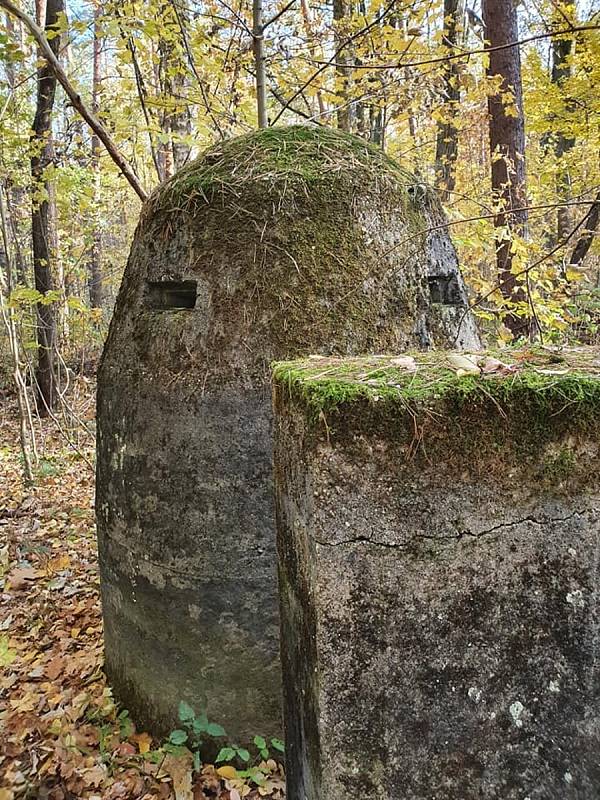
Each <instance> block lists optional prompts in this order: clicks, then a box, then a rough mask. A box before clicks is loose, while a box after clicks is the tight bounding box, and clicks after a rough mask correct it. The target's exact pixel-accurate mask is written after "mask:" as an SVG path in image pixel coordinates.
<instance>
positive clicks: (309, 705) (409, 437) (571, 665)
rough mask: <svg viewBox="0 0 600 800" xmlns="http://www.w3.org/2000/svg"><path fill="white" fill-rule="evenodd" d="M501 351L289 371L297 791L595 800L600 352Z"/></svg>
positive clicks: (290, 770)
mask: <svg viewBox="0 0 600 800" xmlns="http://www.w3.org/2000/svg"><path fill="white" fill-rule="evenodd" d="M495 355H496V358H487V357H485V356H484V355H483V354H479V356H477V355H474V356H472V359H471V360H472V363H473V364H475V363H478V364H479V365H480V366H481V367H482V371H481V374H480V375H473V374H470V375H468V376H467V377H459V376H458V375H457V374H456V372H457V368H456V366H453V365H452V363H450V362H449V361H448V359H447V358H446V355H445V354H444V353H439V352H436V353H421V354H415V362H416V363H415V364H414V369H412V368H410V359H406V358H405V359H404V360H403V362H401V363H402V365H400V363H399V359H395V360H394V359H390V358H389V357H364V358H358V359H328V358H325V359H321V360H319V361H315V360H310V361H302V360H301V361H299V362H292V363H287V364H281V365H278V366H277V367H276V369H275V385H274V398H275V408H276V415H275V464H274V474H275V486H276V497H277V528H278V551H279V570H280V586H281V589H280V596H281V604H282V606H281V618H282V661H283V675H284V698H285V699H284V705H285V718H286V754H287V769H286V776H287V797H288V798H289V800H322V798H327V800H346V798H348V797H361V798H375V797H376V798H378V800H397V798H411V800H433V799H434V798H439V800H442V798H461V800H481V798H489V799H490V800H491V798H502V799H503V800H519V799H521V800H522V798H525V797H528V798H531V800H551V799H554V798H555V799H556V800H559V798H560V800H563V798H564V800H594V798H596V797H598V787H599V786H600V764H599V760H598V750H599V746H600V706H599V699H600V680H599V676H598V632H599V630H600V628H599V626H600V608H599V606H598V593H599V590H600V584H599V574H598V559H599V552H600V415H599V411H600V359H599V350H598V348H593V349H592V348H590V349H585V348H575V349H571V350H568V349H565V350H562V351H560V352H558V353H555V352H552V351H549V350H545V349H541V350H540V351H539V352H537V353H536V352H535V351H532V350H529V349H528V350H526V351H524V352H523V351H522V352H518V351H514V350H512V351H508V352H507V354H506V355H501V356H500V357H499V358H498V357H497V356H498V354H495ZM505 360H507V361H508V362H509V364H510V367H507V366H504V364H503V363H502V362H504V361H505ZM404 363H408V364H409V366H408V367H406V366H404V365H403V364H404Z"/></svg>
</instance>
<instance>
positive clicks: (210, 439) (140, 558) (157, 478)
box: [97, 126, 478, 742]
mask: <svg viewBox="0 0 600 800" xmlns="http://www.w3.org/2000/svg"><path fill="white" fill-rule="evenodd" d="M415 187H418V189H419V191H415ZM442 220H443V215H442V212H441V208H440V204H439V202H438V200H437V199H436V197H435V195H434V194H433V193H432V191H431V190H430V189H427V188H424V187H423V186H422V184H420V183H419V182H418V181H417V180H416V179H415V177H414V176H412V175H411V174H410V173H409V172H407V171H405V170H404V169H402V168H401V167H400V166H398V165H397V164H396V163H394V162H393V161H391V160H390V159H389V158H387V157H386V156H385V155H383V154H382V153H381V152H380V151H379V150H378V149H376V148H374V147H372V146H371V145H369V144H367V143H365V142H364V141H362V140H361V139H358V138H356V137H353V136H350V135H346V134H344V133H340V132H336V131H333V130H327V129H323V128H314V127H303V126H298V127H291V128H282V129H267V130H263V131H259V132H256V133H252V134H250V135H247V136H243V137H240V138H237V139H232V140H230V141H227V142H224V143H221V144H218V145H216V146H214V147H212V148H210V149H209V150H207V151H206V152H205V153H204V155H203V156H202V157H201V158H199V159H198V160H197V161H196V162H194V163H193V164H191V165H190V166H189V167H187V168H186V169H184V170H183V171H181V172H180V173H178V174H177V175H176V176H175V177H174V178H173V179H172V180H170V181H168V182H167V183H166V184H165V185H164V186H162V187H161V188H159V189H158V191H157V192H156V193H155V194H154V195H153V196H152V197H151V198H150V200H149V201H148V203H147V204H146V205H145V207H144V209H143V212H142V215H141V219H140V223H139V226H138V229H137V232H136V235H135V239H134V242H133V245H132V250H131V255H130V258H129V262H128V264H127V268H126V271H125V275H124V279H123V283H122V286H121V290H120V292H119V297H118V300H117V304H116V308H115V313H114V318H113V320H112V323H111V327H110V332H109V336H108V339H107V342H106V346H105V350H104V355H103V358H102V362H101V366H100V371H99V380H98V479H97V509H98V540H99V557H100V570H101V582H102V601H103V610H104V623H105V642H106V669H107V673H108V675H109V679H110V681H111V683H112V685H113V687H114V689H115V691H116V695H117V696H118V698H119V699H120V700H121V701H122V702H123V703H124V704H125V706H126V707H127V708H129V710H130V711H131V713H132V715H133V716H134V718H136V719H137V720H139V722H140V723H141V724H143V725H145V726H148V727H149V728H150V729H152V730H154V731H161V730H169V729H171V728H173V727H174V726H176V725H177V707H178V703H179V701H180V700H186V701H187V702H188V703H189V704H191V705H192V707H194V708H195V709H196V710H197V711H199V710H200V709H204V710H206V712H207V713H208V715H209V717H210V718H211V719H214V720H215V721H217V722H219V723H221V724H222V725H223V726H224V727H225V728H226V730H227V731H228V733H229V734H230V736H231V737H233V738H234V739H235V740H236V741H239V742H242V741H244V740H246V739H247V738H248V737H249V736H251V735H253V734H256V733H257V732H260V733H262V734H265V735H269V734H273V735H278V734H280V733H281V711H280V705H281V701H280V665H279V627H278V599H277V588H276V553H275V523H274V507H273V498H272V410H271V400H270V375H269V364H270V362H271V361H272V360H275V359H283V358H293V357H296V356H299V355H307V354H311V353H314V354H318V353H324V354H329V353H333V354H340V355H350V354H360V353H370V352H376V351H380V352H399V351H402V350H405V349H407V348H417V349H426V348H429V347H434V346H445V347H452V346H456V347H464V346H466V347H473V346H476V345H477V342H478V337H477V332H476V329H475V326H474V322H473V319H472V317H471V316H470V314H469V313H468V308H467V303H466V294H465V289H464V285H463V282H462V279H461V277H460V273H459V270H458V263H457V258H456V254H455V251H454V248H453V246H452V243H451V241H450V239H449V237H448V235H447V232H446V231H445V230H444V229H440V228H439V225H440V222H442ZM436 226H438V227H437V228H436ZM430 228H436V230H433V231H430V232H428V233H424V231H427V229H430ZM436 279H438V282H440V283H444V282H445V281H446V282H450V283H452V287H453V288H452V291H451V292H446V294H444V291H442V289H441V288H439V287H438V288H437V289H436V290H435V292H434V291H432V288H431V281H434V282H435V280H436ZM444 285H445V283H444ZM448 298H450V299H451V302H447V300H448Z"/></svg>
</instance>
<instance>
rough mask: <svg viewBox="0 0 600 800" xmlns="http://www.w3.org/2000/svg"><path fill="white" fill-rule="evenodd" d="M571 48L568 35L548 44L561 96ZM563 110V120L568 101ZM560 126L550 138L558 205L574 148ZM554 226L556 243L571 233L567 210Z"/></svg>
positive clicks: (564, 196) (566, 189)
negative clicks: (555, 160)
mask: <svg viewBox="0 0 600 800" xmlns="http://www.w3.org/2000/svg"><path fill="white" fill-rule="evenodd" d="M559 3H560V0H559ZM573 44H574V40H573V36H572V35H570V34H569V35H567V36H566V37H564V36H563V37H559V38H554V39H553V40H552V83H554V84H555V85H556V86H557V87H558V88H559V90H560V91H561V93H562V91H563V90H564V84H565V83H566V82H567V81H568V80H569V78H570V77H571V63H570V58H571V53H572V52H573ZM563 109H564V112H565V116H568V115H569V114H570V113H571V112H572V111H573V103H572V101H571V102H569V100H568V98H567V99H565V101H564V105H563ZM564 122H565V120H564V119H558V120H557V126H556V127H557V130H556V131H555V132H554V136H553V139H554V141H553V145H554V155H555V156H556V158H557V160H558V162H559V167H558V175H557V179H556V183H557V186H556V190H557V192H556V193H557V197H558V200H559V201H567V200H568V199H569V197H570V195H571V176H570V174H569V169H568V167H567V166H566V164H565V163H564V161H563V158H564V156H565V155H566V154H567V153H568V152H569V150H572V149H573V147H574V146H575V139H574V138H573V137H571V136H566V135H565V133H564V130H563V126H564ZM551 124H552V123H551ZM561 162H562V163H561ZM556 223H557V224H556V233H557V239H558V241H562V240H564V239H565V238H566V237H567V236H568V235H569V232H570V230H571V224H572V220H571V210H570V208H569V207H568V206H562V207H560V208H559V209H558V211H557V220H556Z"/></svg>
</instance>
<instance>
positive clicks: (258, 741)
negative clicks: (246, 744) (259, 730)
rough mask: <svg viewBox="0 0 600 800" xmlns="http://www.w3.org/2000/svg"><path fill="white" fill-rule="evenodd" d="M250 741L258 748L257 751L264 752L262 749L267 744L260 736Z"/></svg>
mask: <svg viewBox="0 0 600 800" xmlns="http://www.w3.org/2000/svg"><path fill="white" fill-rule="evenodd" d="M252 741H253V742H254V744H255V745H256V746H257V747H258V749H259V750H264V748H265V747H266V746H267V743H266V741H265V740H264V739H263V737H262V736H255V737H254V739H253V740H252Z"/></svg>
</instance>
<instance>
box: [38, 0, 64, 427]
mask: <svg viewBox="0 0 600 800" xmlns="http://www.w3.org/2000/svg"><path fill="white" fill-rule="evenodd" d="M43 3H44V0H36V11H37V14H38V15H39V17H40V22H41V21H42V20H41V17H42V13H43V12H44V8H43ZM45 6H46V8H45V25H44V27H45V32H46V38H47V39H48V42H49V46H50V48H51V49H52V52H53V53H54V55H55V56H56V57H57V56H58V52H59V45H60V36H59V35H58V31H57V24H58V21H59V14H61V13H63V12H64V0H47V2H46V3H45ZM40 55H41V54H40ZM37 77H38V82H37V99H36V109H35V117H34V120H33V125H32V132H31V140H30V142H31V179H32V184H33V192H32V212H31V240H32V250H33V272H34V282H35V288H36V289H37V290H38V292H40V293H41V294H42V295H44V300H43V301H42V302H40V303H38V304H37V325H36V333H37V343H38V363H37V369H36V381H37V396H38V410H39V412H40V414H42V415H43V416H44V415H47V414H48V413H49V412H50V411H51V410H52V409H53V408H54V405H55V402H56V380H57V378H56V366H55V348H56V317H55V309H54V306H53V304H52V303H49V302H48V301H47V299H46V298H47V294H48V292H50V291H51V290H52V288H53V283H52V241H51V240H52V237H51V231H50V219H49V217H50V214H49V194H50V187H49V184H48V180H47V176H46V170H47V168H48V167H49V166H50V164H51V163H52V160H53V147H52V110H53V108H54V98H55V95H56V75H55V74H54V70H53V69H52V67H51V66H50V64H49V63H48V61H47V60H45V59H43V56H42V60H41V62H40V66H39V68H38V76H37Z"/></svg>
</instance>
